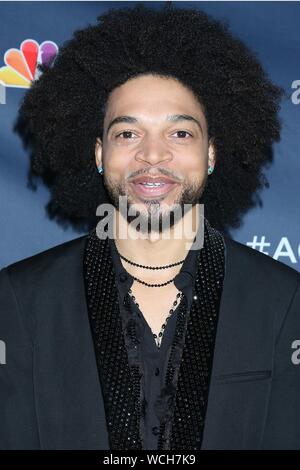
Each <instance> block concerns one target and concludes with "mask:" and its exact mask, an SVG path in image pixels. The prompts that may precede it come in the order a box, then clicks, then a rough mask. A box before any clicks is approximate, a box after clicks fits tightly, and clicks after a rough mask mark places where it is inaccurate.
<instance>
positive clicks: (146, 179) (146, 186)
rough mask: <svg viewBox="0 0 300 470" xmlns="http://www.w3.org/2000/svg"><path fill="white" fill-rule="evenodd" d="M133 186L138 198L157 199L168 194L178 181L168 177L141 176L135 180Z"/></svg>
mask: <svg viewBox="0 0 300 470" xmlns="http://www.w3.org/2000/svg"><path fill="white" fill-rule="evenodd" d="M131 183H132V186H133V188H134V191H135V193H136V194H137V195H138V196H143V197H147V196H148V197H157V196H163V195H165V194H167V193H168V192H169V191H170V190H172V189H173V188H174V187H176V185H177V184H178V182H177V181H175V180H173V179H172V178H169V177H167V176H156V177H153V176H147V175H144V176H143V175H141V176H138V177H136V178H134V179H133V180H132V181H131Z"/></svg>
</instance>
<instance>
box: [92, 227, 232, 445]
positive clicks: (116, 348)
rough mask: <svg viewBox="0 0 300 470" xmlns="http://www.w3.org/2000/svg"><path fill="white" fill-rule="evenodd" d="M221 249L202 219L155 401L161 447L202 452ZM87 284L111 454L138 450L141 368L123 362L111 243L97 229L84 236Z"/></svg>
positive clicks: (221, 275) (218, 238)
mask: <svg viewBox="0 0 300 470" xmlns="http://www.w3.org/2000/svg"><path fill="white" fill-rule="evenodd" d="M224 252H225V243H224V239H223V236H222V234H221V233H220V232H218V231H217V230H215V229H214V228H213V227H211V226H210V224H209V222H208V221H207V219H205V228H204V245H203V248H202V249H201V250H200V251H199V254H198V258H197V262H198V266H197V274H196V281H195V285H194V289H193V300H192V304H191V308H190V310H189V311H188V312H187V299H186V298H185V296H183V298H182V301H181V303H180V305H179V307H178V317H177V324H176V330H175V335H174V339H173V343H172V347H171V352H170V356H169V359H168V366H167V372H166V376H165V383H164V388H163V390H162V394H161V397H160V398H161V403H162V407H163V408H164V409H165V410H167V413H165V414H164V417H163V418H162V421H161V426H160V430H159V436H158V449H159V450H168V449H174V450H184V449H185V450H196V449H200V448H201V443H202V437H203V430H204V422H205V415H206V408H207V401H208V391H209V383H210V376H211V369H212V362H213V353H214V345H215V337H216V329H217V322H218V313H219V307H220V300H221V294H222V288H223V279H224V263H225V255H224ZM84 279H85V287H86V299H87V306H88V314H89V319H90V325H91V331H92V336H93V340H94V346H95V353H96V360H97V366H98V371H99V378H100V384H101V388H102V394H103V399H104V406H105V413H106V420H107V430H108V435H109V442H110V449H111V450H130V449H142V448H143V439H142V435H141V434H142V433H141V430H140V422H141V414H142V406H143V397H142V396H141V387H140V378H141V371H140V370H139V367H138V365H133V366H131V367H130V366H129V363H128V355H127V349H126V344H125V338H124V333H123V331H122V320H121V316H120V310H119V301H118V291H117V287H116V284H115V272H114V268H113V263H112V259H111V255H110V248H109V244H108V240H107V239H106V240H100V239H99V238H98V237H97V234H96V230H95V229H94V230H93V231H91V232H90V234H89V235H88V236H87V241H86V246H85V252H84ZM128 296H129V294H128ZM127 302H128V298H127ZM133 337H134V335H133ZM180 344H183V345H184V346H183V349H182V348H181V347H180ZM176 364H179V365H180V366H179V367H176Z"/></svg>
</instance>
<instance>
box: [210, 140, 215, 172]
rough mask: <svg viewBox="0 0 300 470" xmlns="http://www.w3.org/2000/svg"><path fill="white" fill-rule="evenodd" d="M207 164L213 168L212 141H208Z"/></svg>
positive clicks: (213, 145)
mask: <svg viewBox="0 0 300 470" xmlns="http://www.w3.org/2000/svg"><path fill="white" fill-rule="evenodd" d="M208 164H209V166H212V167H213V168H214V166H215V164H216V148H215V144H214V139H213V138H211V139H209V143H208Z"/></svg>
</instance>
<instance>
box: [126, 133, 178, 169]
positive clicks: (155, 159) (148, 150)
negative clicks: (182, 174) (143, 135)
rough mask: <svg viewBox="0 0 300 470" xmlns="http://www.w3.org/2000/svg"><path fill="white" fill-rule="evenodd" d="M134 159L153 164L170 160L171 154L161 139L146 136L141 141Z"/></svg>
mask: <svg viewBox="0 0 300 470" xmlns="http://www.w3.org/2000/svg"><path fill="white" fill-rule="evenodd" d="M135 159H136V161H138V162H143V163H145V162H146V163H148V164H149V165H151V166H153V165H157V164H161V163H166V162H168V161H171V160H172V159H173V154H172V152H171V151H170V149H168V148H167V146H166V144H165V143H164V142H162V141H161V139H159V138H158V137H157V138H154V137H148V138H147V139H145V140H144V141H143V145H142V148H140V149H139V150H138V152H137V153H136V155H135Z"/></svg>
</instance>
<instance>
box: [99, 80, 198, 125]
mask: <svg viewBox="0 0 300 470" xmlns="http://www.w3.org/2000/svg"><path fill="white" fill-rule="evenodd" d="M171 113H178V114H179V113H180V114H192V115H194V116H195V117H197V118H198V119H199V120H200V121H201V123H202V124H203V126H204V127H206V126H205V124H206V123H205V117H204V113H203V111H202V107H201V104H200V103H199V101H198V100H197V98H196V97H195V95H194V94H193V92H192V91H191V90H190V89H189V88H187V87H185V86H184V85H183V84H181V83H180V82H179V81H177V80H176V79H173V78H169V77H160V76H154V75H143V76H139V77H135V78H132V79H129V80H127V82H125V83H124V84H123V85H121V86H119V87H117V88H115V89H114V90H113V91H112V92H111V94H110V96H109V99H108V102H107V113H106V116H105V122H106V124H107V122H108V121H110V120H111V119H114V118H115V117H116V116H119V115H125V114H126V115H129V114H132V115H134V116H136V117H140V118H141V119H142V118H143V117H144V118H148V119H150V118H153V119H154V120H155V122H158V120H159V119H163V117H164V116H166V115H167V114H171Z"/></svg>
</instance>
